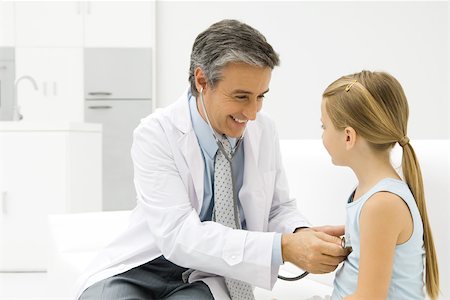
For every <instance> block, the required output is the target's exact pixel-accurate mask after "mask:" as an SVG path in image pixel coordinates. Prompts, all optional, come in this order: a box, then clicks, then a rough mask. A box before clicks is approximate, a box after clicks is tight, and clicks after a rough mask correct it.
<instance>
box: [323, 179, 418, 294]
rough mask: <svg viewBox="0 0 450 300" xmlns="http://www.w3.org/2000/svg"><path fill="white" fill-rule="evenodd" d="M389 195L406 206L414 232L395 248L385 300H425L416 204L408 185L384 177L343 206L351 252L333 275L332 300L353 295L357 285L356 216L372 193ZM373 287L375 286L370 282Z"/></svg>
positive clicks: (357, 227)
mask: <svg viewBox="0 0 450 300" xmlns="http://www.w3.org/2000/svg"><path fill="white" fill-rule="evenodd" d="M381 191H385V192H391V193H393V194H396V195H398V196H399V197H401V198H402V199H403V201H405V203H406V204H407V205H408V207H409V210H410V212H411V216H412V218H413V224H414V229H413V233H412V235H411V237H410V239H409V240H408V241H407V242H405V243H403V244H401V245H397V246H396V247H395V256H394V265H393V269H392V277H391V283H390V286H389V293H388V299H389V300H397V299H398V300H404V299H408V300H414V299H425V292H424V280H423V274H424V256H425V251H424V248H423V225H422V219H421V217H420V213H419V210H418V209H417V205H416V201H415V200H414V197H413V195H412V193H411V191H410V190H409V188H408V185H407V184H406V183H405V182H403V181H401V180H398V179H393V178H385V179H383V180H381V181H380V182H378V183H377V184H376V185H375V186H374V187H372V188H371V189H370V190H369V191H368V192H367V193H365V194H364V195H363V196H361V197H360V198H359V199H357V200H356V201H353V202H350V203H348V204H347V220H346V224H345V232H346V234H345V239H346V245H350V246H351V247H352V248H353V251H352V252H351V253H350V254H349V256H348V257H347V259H346V260H345V261H344V264H343V265H342V267H341V268H340V269H339V270H338V271H337V272H336V277H335V279H334V290H333V295H332V297H331V299H332V300H337V299H342V298H343V297H345V296H348V295H350V294H353V293H354V292H355V291H356V287H357V284H358V269H359V257H360V236H359V216H360V214H361V210H362V207H363V205H364V203H366V201H367V200H368V199H369V198H370V197H371V196H372V195H373V194H375V193H376V192H381ZM373 284H377V283H376V282H374V283H373Z"/></svg>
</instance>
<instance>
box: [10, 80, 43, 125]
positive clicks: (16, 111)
mask: <svg viewBox="0 0 450 300" xmlns="http://www.w3.org/2000/svg"><path fill="white" fill-rule="evenodd" d="M25 79H26V80H28V81H30V82H31V83H32V84H33V87H34V89H35V90H36V91H37V90H38V86H37V84H36V80H34V78H33V77H31V76H29V75H23V76H20V77H19V78H17V79H16V81H15V83H14V111H13V120H14V121H20V120H22V119H23V115H22V114H21V113H20V105H18V101H17V86H18V85H19V82H21V81H22V80H25Z"/></svg>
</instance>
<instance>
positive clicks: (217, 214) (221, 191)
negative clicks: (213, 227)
mask: <svg viewBox="0 0 450 300" xmlns="http://www.w3.org/2000/svg"><path fill="white" fill-rule="evenodd" d="M220 140H221V142H222V145H223V147H224V149H225V152H226V153H227V154H228V157H229V158H230V159H231V145H230V142H229V141H228V139H227V138H226V137H225V136H221V137H220ZM235 199H236V198H235V197H234V190H233V179H232V173H231V161H229V160H228V159H227V158H226V157H225V156H224V154H223V153H222V152H221V151H220V150H217V153H216V158H215V161H214V214H213V220H214V221H216V222H217V223H220V224H223V225H225V226H228V227H231V228H234V229H240V228H241V223H240V219H239V210H238V207H237V203H236V202H235ZM225 283H226V285H227V288H228V291H229V292H230V296H231V299H232V300H254V299H255V296H254V295H253V291H252V287H251V285H250V284H248V283H246V282H243V281H240V280H236V279H231V278H225Z"/></svg>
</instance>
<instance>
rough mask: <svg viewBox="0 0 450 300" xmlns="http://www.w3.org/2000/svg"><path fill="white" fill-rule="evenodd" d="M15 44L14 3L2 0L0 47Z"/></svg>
mask: <svg viewBox="0 0 450 300" xmlns="http://www.w3.org/2000/svg"><path fill="white" fill-rule="evenodd" d="M5 46H6V47H8V46H9V47H11V46H14V3H13V2H5V1H0V47H5Z"/></svg>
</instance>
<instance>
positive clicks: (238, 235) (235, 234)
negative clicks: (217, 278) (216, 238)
mask: <svg viewBox="0 0 450 300" xmlns="http://www.w3.org/2000/svg"><path fill="white" fill-rule="evenodd" d="M246 238H247V232H246V231H244V230H230V231H228V233H227V237H226V238H225V243H224V247H223V252H222V258H223V259H224V260H225V262H226V263H227V264H228V265H230V266H234V265H236V264H238V263H240V262H241V261H242V259H243V258H244V248H245V239H246Z"/></svg>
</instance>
